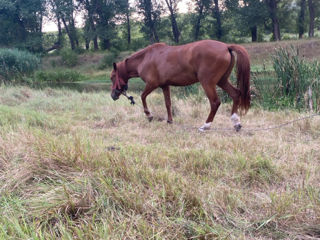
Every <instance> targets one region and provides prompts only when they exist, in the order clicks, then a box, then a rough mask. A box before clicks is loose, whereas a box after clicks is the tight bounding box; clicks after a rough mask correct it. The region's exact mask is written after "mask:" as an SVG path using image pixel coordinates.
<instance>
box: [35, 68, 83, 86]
mask: <svg viewBox="0 0 320 240" xmlns="http://www.w3.org/2000/svg"><path fill="white" fill-rule="evenodd" d="M83 78H84V76H83V75H81V74H80V73H79V72H77V71H74V70H55V71H37V72H36V73H35V74H34V82H36V83H42V82H49V83H63V82H77V81H81V80H83Z"/></svg>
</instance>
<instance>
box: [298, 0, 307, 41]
mask: <svg viewBox="0 0 320 240" xmlns="http://www.w3.org/2000/svg"><path fill="white" fill-rule="evenodd" d="M299 5H300V11H299V17H298V32H299V38H300V39H301V38H302V36H303V34H304V32H305V27H304V24H305V17H304V15H305V10H306V0H300V2H299Z"/></svg>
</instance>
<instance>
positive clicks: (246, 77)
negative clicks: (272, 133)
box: [228, 45, 251, 114]
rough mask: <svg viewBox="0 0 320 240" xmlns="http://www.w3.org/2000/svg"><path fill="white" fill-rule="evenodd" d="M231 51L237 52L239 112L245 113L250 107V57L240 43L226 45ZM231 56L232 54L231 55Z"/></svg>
mask: <svg viewBox="0 0 320 240" xmlns="http://www.w3.org/2000/svg"><path fill="white" fill-rule="evenodd" d="M228 49H229V51H230V53H231V55H232V51H234V52H236V53H237V85H238V88H239V89H240V92H241V96H240V110H241V111H240V112H243V113H244V114H246V112H247V111H248V109H249V107H250V100H251V97H250V59H249V54H248V52H247V50H246V49H245V48H244V47H242V46H240V45H228ZM232 57H233V56H232Z"/></svg>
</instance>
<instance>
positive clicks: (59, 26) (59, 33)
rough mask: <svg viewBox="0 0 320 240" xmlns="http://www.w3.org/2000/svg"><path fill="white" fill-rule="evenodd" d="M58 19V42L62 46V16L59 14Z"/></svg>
mask: <svg viewBox="0 0 320 240" xmlns="http://www.w3.org/2000/svg"><path fill="white" fill-rule="evenodd" d="M57 21H58V43H59V45H60V46H62V29H61V20H60V17H58V16H57Z"/></svg>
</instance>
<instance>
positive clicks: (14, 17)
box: [0, 0, 45, 51]
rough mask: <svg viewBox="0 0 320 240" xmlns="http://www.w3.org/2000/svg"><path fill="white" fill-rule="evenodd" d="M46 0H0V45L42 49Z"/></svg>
mask: <svg viewBox="0 0 320 240" xmlns="http://www.w3.org/2000/svg"><path fill="white" fill-rule="evenodd" d="M44 15H45V1H44V0H29V1H22V0H16V1H11V0H1V1H0V22H1V28H0V45H2V46H6V47H12V46H15V47H20V48H27V49H28V50H30V51H42V20H43V16H44Z"/></svg>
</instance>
